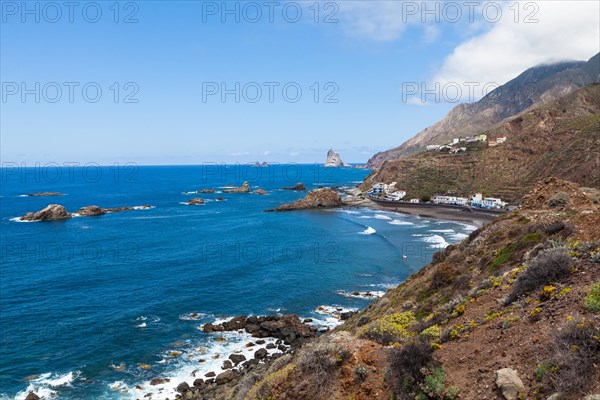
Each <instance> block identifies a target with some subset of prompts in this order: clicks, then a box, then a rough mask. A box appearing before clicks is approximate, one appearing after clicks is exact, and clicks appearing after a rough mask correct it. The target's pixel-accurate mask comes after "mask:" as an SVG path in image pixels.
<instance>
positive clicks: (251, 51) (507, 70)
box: [0, 1, 600, 164]
mask: <svg viewBox="0 0 600 400" xmlns="http://www.w3.org/2000/svg"><path fill="white" fill-rule="evenodd" d="M1 3H2V4H1V6H2V22H1V32H0V33H1V35H0V48H1V50H0V57H1V59H0V67H1V68H0V74H1V81H2V99H1V103H0V106H1V107H2V109H1V121H0V129H1V145H2V146H1V147H2V148H1V155H2V162H26V163H29V164H33V163H35V162H40V163H46V162H58V163H62V162H80V163H86V162H97V163H101V164H112V163H114V162H120V163H125V162H135V163H138V164H199V163H202V162H207V161H210V162H215V161H217V162H248V161H255V160H260V161H263V160H266V161H272V162H321V161H323V160H324V158H325V153H326V151H327V150H328V149H329V148H331V147H333V148H335V149H336V150H337V151H339V152H340V153H341V155H342V158H343V159H344V160H345V161H349V162H365V161H366V160H367V159H368V158H369V157H370V156H371V155H372V154H373V153H375V152H377V151H380V150H385V149H387V148H390V147H393V146H396V145H399V144H400V143H402V142H403V141H404V140H406V139H408V138H409V137H411V136H413V135H414V134H416V133H417V132H419V131H420V130H421V129H423V128H425V127H427V126H428V125H430V124H432V123H434V122H436V121H437V120H439V119H440V118H441V117H443V115H444V114H445V113H446V112H448V111H449V110H450V109H451V108H452V107H453V106H455V105H456V103H455V102H452V101H454V97H453V98H452V99H447V98H444V97H443V96H442V97H440V98H438V99H436V98H434V96H433V95H429V97H428V98H425V100H426V101H425V102H422V101H421V97H420V96H419V95H412V96H408V97H407V96H406V92H407V90H406V88H407V86H406V85H407V84H411V83H414V84H417V85H426V86H425V87H427V88H429V89H435V88H436V86H435V83H436V82H437V83H438V84H441V85H442V87H444V86H443V85H448V82H458V83H459V84H461V85H462V84H463V83H464V82H477V83H480V84H481V86H483V85H484V84H486V83H490V82H493V83H497V84H501V83H504V82H506V81H507V80H508V79H510V78H512V77H514V76H515V75H517V74H518V73H520V72H521V71H523V70H524V69H526V68H527V67H529V66H532V65H536V64H539V63H544V62H552V61H558V60H562V59H588V58H589V57H591V56H592V55H594V54H595V53H596V52H598V51H599V47H600V45H599V43H598V37H599V36H600V35H599V25H600V22H599V21H598V18H599V17H598V14H599V13H598V3H597V2H566V1H564V2H558V1H557V2H553V4H552V5H551V6H550V5H549V4H550V2H547V3H543V2H538V3H535V4H536V7H537V8H530V9H527V8H525V4H526V3H531V2H522V3H516V4H515V3H513V2H496V3H494V2H482V3H480V4H479V5H478V8H477V9H476V10H477V11H475V12H474V13H473V17H474V18H473V20H472V21H470V18H469V17H468V16H467V14H466V13H467V11H468V10H467V8H466V7H465V6H464V5H463V4H462V2H458V3H455V4H458V5H459V6H460V10H461V11H462V12H463V15H462V17H461V18H460V19H459V20H458V21H457V22H455V23H450V22H449V21H448V20H449V19H452V18H454V17H453V16H452V15H451V14H450V12H451V11H453V10H452V9H450V8H448V9H447V10H446V9H443V7H444V4H446V3H448V2H445V3H444V2H440V3H433V2H431V3H428V4H430V5H431V4H433V5H431V9H430V10H434V11H433V14H426V13H424V11H425V10H423V9H420V7H422V4H424V3H421V2H416V3H410V2H401V1H381V2H379V1H338V2H320V3H317V4H318V8H319V15H318V17H317V19H318V21H319V22H318V23H316V22H315V18H316V17H315V6H314V2H313V1H309V2H287V3H292V4H290V5H288V6H287V9H286V10H287V12H286V13H284V11H283V7H284V6H286V2H274V7H275V8H274V12H273V22H271V21H269V15H268V14H269V6H268V5H267V2H261V1H258V2H236V1H228V2H227V3H225V2H220V1H219V2H200V1H171V2H166V1H139V2H120V3H117V4H118V6H119V14H118V15H116V14H115V8H114V4H115V3H114V2H113V1H108V2H96V3H93V2H79V6H78V7H76V8H75V9H74V10H73V22H70V21H69V18H70V16H69V11H70V10H69V8H68V6H66V5H65V4H64V3H63V2H55V3H51V2H50V3H49V2H28V3H27V6H28V7H29V10H34V11H33V13H29V14H27V13H26V12H25V10H23V3H21V2H20V1H19V2H7V1H2V2H1ZM409 3H410V4H409ZM487 3H494V4H499V5H500V6H501V10H503V14H502V18H501V19H499V20H497V21H492V19H493V14H491V13H490V12H491V11H494V9H493V8H490V7H488V8H486V12H487V14H484V13H483V8H484V7H486V4H487ZM224 4H227V7H230V9H234V8H235V7H236V5H237V7H238V9H239V13H238V18H239V22H236V20H235V18H236V15H234V14H228V15H225V16H223V15H222V14H221V12H222V11H223V7H224ZM435 4H437V6H436V5H435ZM494 4H492V6H494ZM56 5H58V9H60V12H61V16H58V14H56V10H57V8H56ZM413 6H414V7H417V9H416V10H415V8H413ZM35 7H37V11H36V8H35ZM84 7H86V8H85V9H86V13H85V14H84V13H83V8H84ZM253 7H254V8H253ZM311 7H312V8H311ZM435 7H439V8H438V10H437V11H436V9H435ZM511 7H512V8H511ZM98 9H99V10H101V12H102V15H101V16H98V17H96V10H98ZM256 9H260V10H261V12H262V16H261V18H259V21H258V22H252V19H253V18H254V17H255V15H256V14H255V10H256ZM298 9H300V10H301V11H302V19H301V20H299V21H298V22H295V23H293V22H291V20H292V19H293V18H294V17H295V15H296V14H295V11H296V10H298ZM244 10H246V13H244ZM517 10H518V11H519V13H518V15H517V14H515V13H516V12H517ZM332 12H335V15H334V16H333V17H332V18H334V19H335V20H337V22H335V21H333V22H330V23H326V22H325V18H326V16H327V15H330V14H331V13H332ZM436 13H437V15H436ZM36 14H37V15H36ZM565 15H568V17H565ZM127 16H130V19H129V20H131V21H130V22H133V20H137V22H133V23H125V20H126V18H127ZM528 16H532V17H531V18H530V19H531V20H533V22H532V21H527V22H528V23H525V19H526V17H528ZM36 17H38V18H39V22H36V21H35V18H36ZM517 17H518V18H517ZM115 18H116V20H117V21H118V22H117V23H115ZM223 18H225V20H224V21H223ZM55 19H56V20H58V21H57V22H52V20H55ZM94 19H97V20H98V21H97V22H95V23H92V22H91V21H92V20H94ZM436 19H438V20H439V21H436ZM516 19H518V21H516V22H515V20H516ZM129 20H128V21H129ZM536 20H537V22H536ZM559 33H560V34H559ZM573 38H578V39H579V40H573ZM567 39H568V40H567ZM69 82H72V83H69ZM115 82H116V83H117V85H116V86H115ZM236 83H239V88H240V89H239V91H238V93H239V97H240V101H239V102H236V101H235V94H228V95H227V96H226V97H225V99H224V100H225V101H222V98H221V93H220V91H221V85H222V84H224V85H225V86H226V87H227V88H229V89H232V90H233V91H234V92H235V87H236ZM315 83H317V86H314V85H315ZM36 84H38V85H39V88H38V87H36ZM215 84H216V86H215ZM286 84H287V85H288V92H286V93H287V94H288V97H287V99H286V98H285V97H284V93H283V90H282V88H283V87H284V86H285V85H286ZM23 85H24V86H23ZM69 85H70V87H72V88H73V99H72V102H71V101H70V99H69ZM85 85H87V89H86V90H87V92H86V93H87V95H88V98H87V100H86V98H85V96H84V93H83V87H84V86H85ZM269 85H271V87H273V88H274V89H273V90H274V91H273V99H272V102H271V101H269ZM57 87H59V88H60V90H61V95H60V97H59V96H58V92H57V91H56V89H57ZM117 87H118V88H119V90H118V93H117V89H116V88H117ZM244 87H246V91H245V92H244V90H243V88H244ZM256 87H260V88H261V91H262V96H261V97H257V92H256ZM317 87H318V88H319V91H318V96H317V97H316V102H315V95H316V88H317ZM24 88H25V89H28V90H30V93H29V94H26V95H25V96H24V97H23V96H22V95H23V89H24ZM96 88H100V89H101V90H102V95H101V96H99V97H97V99H98V101H97V102H92V101H93V100H94V98H95V97H96ZM215 88H218V91H219V92H218V93H216V94H209V93H208V92H206V91H207V89H215ZM296 88H300V89H301V90H302V95H301V96H300V97H298V101H297V102H292V101H293V100H294V97H296ZM203 90H204V96H203ZM433 91H435V90H433ZM438 91H439V90H438ZM134 92H135V94H134ZM334 92H335V94H334ZM328 94H329V95H331V96H330V97H327V95H328ZM481 94H482V93H481V92H480V91H479V90H475V100H476V99H477V98H478V97H481ZM128 95H130V97H127V96H128ZM36 96H39V102H36ZM468 97H469V96H464V95H463V98H462V100H464V101H469V100H474V99H472V98H471V99H470V98H468ZM115 99H116V102H115ZM131 100H134V101H135V100H137V102H130V101H131ZM253 100H257V101H256V102H251V101H253ZM331 100H333V101H335V100H337V102H331ZM448 100H452V101H448ZM53 101H55V102H53Z"/></svg>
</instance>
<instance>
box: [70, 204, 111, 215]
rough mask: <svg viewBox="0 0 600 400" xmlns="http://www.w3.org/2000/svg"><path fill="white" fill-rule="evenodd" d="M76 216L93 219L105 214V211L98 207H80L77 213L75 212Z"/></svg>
mask: <svg viewBox="0 0 600 400" xmlns="http://www.w3.org/2000/svg"><path fill="white" fill-rule="evenodd" d="M77 214H79V215H81V216H82V217H95V216H98V215H104V214H106V211H105V210H103V209H102V208H100V207H98V206H87V207H81V208H80V209H79V211H77Z"/></svg>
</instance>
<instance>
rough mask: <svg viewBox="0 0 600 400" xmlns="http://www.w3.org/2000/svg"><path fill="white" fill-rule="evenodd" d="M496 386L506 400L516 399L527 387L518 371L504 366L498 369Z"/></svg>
mask: <svg viewBox="0 0 600 400" xmlns="http://www.w3.org/2000/svg"><path fill="white" fill-rule="evenodd" d="M496 386H498V389H500V392H502V395H503V396H504V398H505V399H506V400H515V399H517V396H518V395H519V392H520V391H522V390H523V389H525V386H524V385H523V381H521V378H519V375H518V374H517V371H515V370H514V369H512V368H502V369H499V370H498V371H496Z"/></svg>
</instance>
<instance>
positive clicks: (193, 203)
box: [188, 197, 204, 206]
mask: <svg viewBox="0 0 600 400" xmlns="http://www.w3.org/2000/svg"><path fill="white" fill-rule="evenodd" d="M202 204H204V199H203V198H201V197H196V198H193V199H189V200H188V205H189V206H196V205H202Z"/></svg>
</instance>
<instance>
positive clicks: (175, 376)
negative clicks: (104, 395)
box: [108, 317, 287, 399]
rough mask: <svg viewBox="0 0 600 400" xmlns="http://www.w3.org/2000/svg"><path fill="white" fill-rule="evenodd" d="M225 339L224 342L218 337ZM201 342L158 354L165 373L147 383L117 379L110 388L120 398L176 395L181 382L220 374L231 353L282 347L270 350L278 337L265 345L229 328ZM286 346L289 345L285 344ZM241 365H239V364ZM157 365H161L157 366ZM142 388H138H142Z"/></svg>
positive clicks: (250, 355)
mask: <svg viewBox="0 0 600 400" xmlns="http://www.w3.org/2000/svg"><path fill="white" fill-rule="evenodd" d="M230 319H231V317H229V318H225V319H222V320H221V319H220V320H216V321H213V323H214V324H216V323H220V321H229V320H230ZM218 338H223V339H224V341H221V340H217V339H218ZM203 339H204V340H203V341H202V342H196V341H186V342H185V343H183V344H184V346H182V347H177V350H174V349H171V350H166V351H164V352H163V353H161V354H160V355H159V356H160V357H161V360H160V361H158V362H157V364H159V365H162V367H160V368H161V369H162V370H163V372H155V373H154V374H152V375H147V379H145V380H144V382H137V383H136V384H132V385H126V384H124V383H123V382H122V381H115V382H112V383H111V384H109V385H108V389H109V390H111V391H117V392H119V393H120V398H126V399H141V398H144V397H145V396H146V395H148V394H151V395H152V397H151V398H153V399H158V398H161V399H162V398H166V397H168V398H175V395H176V394H177V390H176V388H177V385H179V384H180V383H181V382H187V383H188V384H189V385H190V386H192V384H193V382H194V380H195V379H197V378H202V379H206V376H205V375H206V374H207V373H209V372H211V371H212V372H214V373H215V374H217V375H219V374H220V373H221V372H224V371H225V370H224V369H222V368H221V366H222V364H223V361H225V360H227V359H228V357H229V356H230V355H231V354H242V355H244V356H245V357H246V359H247V360H250V359H253V358H254V353H255V352H256V351H257V350H258V349H265V350H266V351H267V353H268V354H273V353H278V352H281V350H279V349H277V348H274V349H267V348H266V346H267V345H268V344H270V343H272V344H275V342H276V341H277V339H275V338H263V339H262V340H264V341H265V343H264V344H261V345H259V344H256V341H257V340H259V339H258V338H254V337H252V335H250V334H249V333H247V332H245V331H230V332H218V333H211V334H205V337H204V338H203ZM249 342H252V343H254V346H250V347H247V346H246V344H247V343H249ZM286 347H287V346H286ZM238 367H239V366H238ZM156 368H159V367H158V366H157V367H156ZM156 377H158V378H168V379H169V382H165V383H163V384H160V385H154V386H151V385H150V380H151V379H152V378H156ZM137 387H139V388H141V389H139V388H137Z"/></svg>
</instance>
